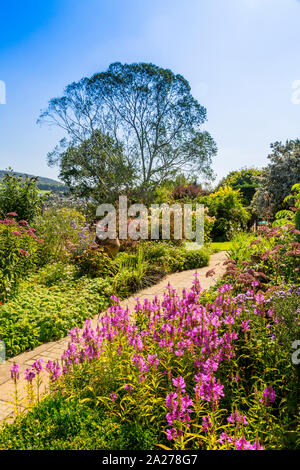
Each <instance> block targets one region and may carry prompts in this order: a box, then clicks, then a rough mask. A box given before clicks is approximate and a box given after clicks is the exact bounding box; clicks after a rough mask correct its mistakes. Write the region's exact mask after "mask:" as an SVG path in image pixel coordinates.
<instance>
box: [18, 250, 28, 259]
mask: <svg viewBox="0 0 300 470" xmlns="http://www.w3.org/2000/svg"><path fill="white" fill-rule="evenodd" d="M19 253H20V254H21V255H22V256H25V257H27V256H29V253H28V251H26V250H23V248H20V249H19Z"/></svg>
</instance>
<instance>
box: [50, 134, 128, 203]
mask: <svg viewBox="0 0 300 470" xmlns="http://www.w3.org/2000/svg"><path fill="white" fill-rule="evenodd" d="M59 177H60V179H62V180H63V181H64V182H65V183H66V184H67V185H68V186H69V187H70V188H71V190H72V191H73V192H74V193H75V194H76V195H78V196H80V197H92V198H93V199H95V200H96V201H98V202H100V201H103V200H105V201H114V200H115V199H117V197H118V194H119V193H120V192H122V191H127V190H128V188H129V187H130V185H131V184H132V181H133V177H134V170H133V168H132V167H131V166H130V165H128V164H127V162H126V160H125V158H124V155H123V152H122V147H121V146H120V145H119V144H118V143H116V142H115V141H114V139H112V138H111V137H109V136H107V135H105V134H102V132H101V131H99V130H95V131H94V132H93V133H92V135H91V137H89V138H88V139H85V140H84V141H83V142H80V143H79V144H77V145H76V144H73V145H68V146H67V148H66V150H65V151H64V152H60V174H59Z"/></svg>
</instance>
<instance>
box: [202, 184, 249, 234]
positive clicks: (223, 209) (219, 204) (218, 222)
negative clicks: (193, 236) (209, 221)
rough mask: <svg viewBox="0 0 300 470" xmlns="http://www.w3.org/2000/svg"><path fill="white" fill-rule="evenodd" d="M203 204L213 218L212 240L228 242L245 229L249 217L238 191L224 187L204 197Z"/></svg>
mask: <svg viewBox="0 0 300 470" xmlns="http://www.w3.org/2000/svg"><path fill="white" fill-rule="evenodd" d="M203 203H205V205H207V207H208V209H209V212H208V214H209V215H210V216H212V217H215V222H214V226H213V229H212V232H211V235H212V238H213V240H215V241H224V240H230V239H231V238H232V236H233V235H234V234H235V233H236V232H237V231H241V230H244V229H245V228H246V226H247V222H248V220H249V218H250V215H249V213H248V212H247V210H246V209H245V207H244V206H243V203H242V196H241V193H240V191H239V190H234V189H232V188H231V187H230V186H225V187H224V188H220V189H218V191H216V192H215V193H212V194H210V195H209V196H205V197H204V198H203Z"/></svg>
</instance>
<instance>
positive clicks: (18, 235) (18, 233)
mask: <svg viewBox="0 0 300 470" xmlns="http://www.w3.org/2000/svg"><path fill="white" fill-rule="evenodd" d="M11 233H12V234H13V235H15V236H16V237H21V236H22V233H21V232H19V231H15V232H11Z"/></svg>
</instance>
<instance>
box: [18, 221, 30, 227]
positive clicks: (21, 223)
mask: <svg viewBox="0 0 300 470" xmlns="http://www.w3.org/2000/svg"><path fill="white" fill-rule="evenodd" d="M18 224H19V225H23V226H24V227H26V226H27V225H28V222H27V221H26V220H19V222H18Z"/></svg>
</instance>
